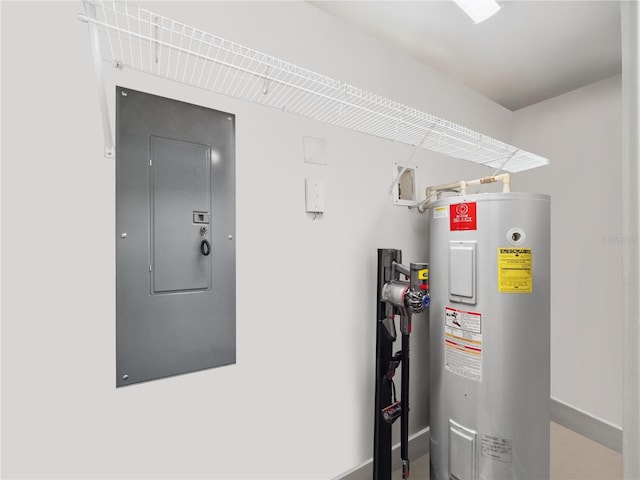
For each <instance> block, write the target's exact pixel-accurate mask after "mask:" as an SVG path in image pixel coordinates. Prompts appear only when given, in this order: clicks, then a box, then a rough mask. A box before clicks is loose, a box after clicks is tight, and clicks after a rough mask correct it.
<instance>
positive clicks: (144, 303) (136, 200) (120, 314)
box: [116, 87, 236, 386]
mask: <svg viewBox="0 0 640 480" xmlns="http://www.w3.org/2000/svg"><path fill="white" fill-rule="evenodd" d="M116 98H117V102H116V129H117V152H116V156H117V159H116V229H117V230H116V360H117V365H116V375H117V376H116V385H117V386H123V385H129V384H132V383H137V382H142V381H145V380H151V379H155V378H160V377H166V376H170V375H175V374H180V373H187V372H192V371H195V370H202V369H205V368H211V367H216V366H220V365H227V364H231V363H235V352H236V344H235V342H236V331H235V245H234V244H235V117H234V116H233V115H231V114H228V113H225V112H220V111H217V110H212V109H208V108H204V107H201V106H197V105H191V104H188V103H184V102H179V101H176V100H171V99H168V98H163V97H158V96H155V95H150V94H147V93H143V92H138V91H135V90H130V89H126V88H121V87H118V88H117V91H116Z"/></svg>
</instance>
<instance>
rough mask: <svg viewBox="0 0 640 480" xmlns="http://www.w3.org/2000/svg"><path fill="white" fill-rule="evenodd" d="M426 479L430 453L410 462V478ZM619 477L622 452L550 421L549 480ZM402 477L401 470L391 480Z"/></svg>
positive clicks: (611, 478) (605, 479)
mask: <svg viewBox="0 0 640 480" xmlns="http://www.w3.org/2000/svg"><path fill="white" fill-rule="evenodd" d="M428 478H429V456H428V455H425V456H424V457H420V458H416V459H415V460H412V462H411V479H413V480H416V479H420V480H426V479H428ZM621 478H622V455H621V454H619V453H618V452H615V451H613V450H610V449H608V448H607V447H603V446H602V445H600V444H599V443H596V442H593V441H591V440H589V439H588V438H585V437H583V436H581V435H578V434H577V433H575V432H572V431H571V430H568V429H566V428H564V427H561V426H560V425H558V424H556V423H553V422H552V423H551V479H552V480H574V479H581V480H613V479H621ZM400 479H402V471H401V470H399V471H397V472H394V474H393V477H392V480H400Z"/></svg>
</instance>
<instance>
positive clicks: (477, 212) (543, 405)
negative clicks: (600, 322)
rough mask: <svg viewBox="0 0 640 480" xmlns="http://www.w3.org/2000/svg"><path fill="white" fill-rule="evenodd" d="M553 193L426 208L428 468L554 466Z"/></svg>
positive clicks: (513, 471)
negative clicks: (551, 415) (551, 372)
mask: <svg viewBox="0 0 640 480" xmlns="http://www.w3.org/2000/svg"><path fill="white" fill-rule="evenodd" d="M549 206H550V199H549V197H548V196H547V195H538V194H529V193H489V194H477V195H464V196H457V197H449V198H446V199H441V200H438V201H436V202H434V203H433V204H432V206H431V209H430V211H429V212H428V213H429V217H430V219H429V221H430V232H429V238H430V242H429V259H430V260H429V261H430V264H431V268H430V282H429V283H430V287H431V309H430V327H429V328H430V331H429V334H430V340H429V342H430V425H431V431H430V462H431V480H449V479H454V480H475V479H483V480H497V479H536V480H539V479H543V478H549Z"/></svg>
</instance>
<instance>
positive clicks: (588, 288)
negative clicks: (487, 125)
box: [513, 76, 637, 427]
mask: <svg viewBox="0 0 640 480" xmlns="http://www.w3.org/2000/svg"><path fill="white" fill-rule="evenodd" d="M621 108H622V103H621V79H620V76H616V77H612V78H609V79H607V80H604V81H601V82H598V83H594V84H592V85H589V86H586V87H584V88H581V89H578V90H575V91H573V92H570V93H567V94H565V95H561V96H559V97H555V98H552V99H550V100H547V101H544V102H541V103H538V104H536V105H533V106H531V107H527V108H524V109H522V110H518V111H516V112H514V130H513V142H514V144H515V145H518V146H519V147H521V148H524V149H527V150H531V151H534V152H536V153H539V154H540V155H545V156H547V157H548V158H550V159H551V165H550V166H549V167H548V168H543V169H537V170H532V171H530V172H525V173H522V174H521V175H519V176H518V177H517V178H516V180H514V188H516V189H518V190H523V191H540V192H542V193H549V194H551V197H552V198H551V396H552V398H555V399H557V400H558V401H560V402H562V403H565V404H567V405H570V406H572V407H574V408H578V409H580V410H582V411H584V412H586V413H588V414H589V415H591V416H594V417H596V418H599V419H602V420H604V421H606V422H608V423H611V424H613V425H615V426H618V427H620V426H621V425H622V352H621V350H622V319H621V316H622V245H623V242H625V241H637V239H626V238H624V237H623V235H622V203H621V199H622V193H621V187H622V177H621V158H622V138H621V119H622V117H621V115H622V110H621Z"/></svg>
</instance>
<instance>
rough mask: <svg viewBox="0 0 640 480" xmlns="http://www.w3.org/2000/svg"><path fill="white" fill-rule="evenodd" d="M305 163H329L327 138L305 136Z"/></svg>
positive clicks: (303, 141)
mask: <svg viewBox="0 0 640 480" xmlns="http://www.w3.org/2000/svg"><path fill="white" fill-rule="evenodd" d="M302 143H303V148H304V163H315V164H316V165H326V164H327V140H326V139H324V138H314V137H304V138H303V139H302Z"/></svg>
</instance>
